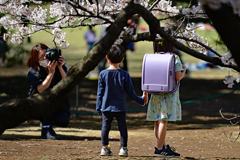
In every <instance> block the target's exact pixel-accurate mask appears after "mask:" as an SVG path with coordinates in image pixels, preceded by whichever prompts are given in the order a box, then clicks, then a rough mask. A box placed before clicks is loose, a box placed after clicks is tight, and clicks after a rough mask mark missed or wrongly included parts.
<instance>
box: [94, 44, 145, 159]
mask: <svg viewBox="0 0 240 160" xmlns="http://www.w3.org/2000/svg"><path fill="white" fill-rule="evenodd" d="M124 54H125V49H124V48H123V46H121V45H113V46H112V47H111V49H110V51H109V52H108V53H107V55H106V59H107V61H108V63H109V64H110V67H109V68H108V69H105V70H103V71H101V72H100V74H99V80H98V91H97V104H96V110H97V112H98V114H102V135H101V137H102V145H103V148H102V149H101V154H100V155H101V156H110V155H112V154H113V153H112V151H111V150H110V145H109V140H108V135H109V131H110V129H111V122H112V120H113V118H114V117H116V119H117V121H118V129H119V131H120V134H121V148H120V150H119V155H120V156H128V150H127V140H128V133H127V124H126V111H127V107H126V93H127V94H128V96H129V97H130V98H131V99H133V100H134V101H136V102H137V103H139V104H141V105H144V100H145V98H146V95H145V94H144V95H143V96H142V97H141V96H138V95H137V94H136V93H135V91H134V89H133V84H132V81H131V77H130V75H129V73H128V72H126V71H124V70H122V69H120V67H119V63H120V62H122V61H123V59H124Z"/></svg>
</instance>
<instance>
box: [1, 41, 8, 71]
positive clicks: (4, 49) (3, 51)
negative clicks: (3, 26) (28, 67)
mask: <svg viewBox="0 0 240 160" xmlns="http://www.w3.org/2000/svg"><path fill="white" fill-rule="evenodd" d="M8 50H9V49H8V45H7V42H6V41H4V40H3V38H0V56H1V57H2V63H1V66H2V67H5V66H6V63H5V60H6V53H7V52H8Z"/></svg>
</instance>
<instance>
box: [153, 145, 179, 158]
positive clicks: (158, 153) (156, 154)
mask: <svg viewBox="0 0 240 160" xmlns="http://www.w3.org/2000/svg"><path fill="white" fill-rule="evenodd" d="M153 157H162V158H170V157H174V154H173V153H171V152H169V151H168V150H167V149H165V148H162V149H161V150H158V149H157V148H156V147H155V152H154V155H153Z"/></svg>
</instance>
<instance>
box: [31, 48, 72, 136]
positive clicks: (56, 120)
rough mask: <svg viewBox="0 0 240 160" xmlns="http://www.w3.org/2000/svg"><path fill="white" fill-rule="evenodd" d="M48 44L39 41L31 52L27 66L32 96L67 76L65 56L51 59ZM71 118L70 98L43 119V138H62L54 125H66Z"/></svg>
mask: <svg viewBox="0 0 240 160" xmlns="http://www.w3.org/2000/svg"><path fill="white" fill-rule="evenodd" d="M47 49H48V46H46V45H45V44H42V43H39V44H37V45H36V46H34V47H33V48H32V50H31V52H30V55H29V58H28V61H27V66H28V68H29V69H28V73H27V81H28V82H29V83H30V85H31V88H30V92H29V94H30V96H32V95H34V94H36V93H42V92H43V91H45V90H46V89H49V88H53V86H55V85H56V84H57V83H58V82H59V81H60V80H61V79H62V78H64V77H65V76H66V72H67V67H66V66H65V65H64V57H63V56H60V58H59V59H58V62H56V61H55V60H53V61H52V62H51V61H49V60H48V59H47V58H46V56H45V53H46V50H47ZM69 120H70V105H69V101H68V98H66V101H65V104H63V105H62V109H59V110H58V111H56V112H55V113H53V114H50V115H47V116H45V117H43V118H42V119H41V122H42V131H41V138H42V139H60V137H59V136H58V135H57V134H56V133H55V131H54V130H53V128H52V125H57V126H59V127H66V126H68V124H69Z"/></svg>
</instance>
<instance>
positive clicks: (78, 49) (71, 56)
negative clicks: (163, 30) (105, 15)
mask: <svg viewBox="0 0 240 160" xmlns="http://www.w3.org/2000/svg"><path fill="white" fill-rule="evenodd" d="M141 24H142V23H140V25H141ZM143 25H146V24H143ZM93 29H94V30H95V32H96V34H97V36H98V37H99V36H100V26H96V27H94V28H93ZM87 30H88V27H80V28H75V29H64V30H63V32H66V33H67V34H66V38H65V39H66V40H67V41H68V42H69V43H70V46H69V48H67V49H62V54H63V56H64V57H65V59H66V61H67V64H68V65H69V66H72V65H73V64H75V63H76V62H77V61H79V60H80V59H82V58H83V57H84V56H85V55H86V53H87V44H86V42H85V39H84V33H85V32H86V31H87ZM198 33H199V34H200V35H201V36H204V37H205V38H208V40H209V45H210V46H211V47H213V48H214V49H215V50H216V51H218V52H219V53H220V54H224V53H226V49H225V47H221V46H218V45H216V40H217V39H219V38H218V34H217V32H216V31H215V30H208V31H207V30H205V31H201V30H198ZM52 40H53V36H52V35H50V34H49V33H47V32H44V31H42V32H40V33H36V34H34V35H32V36H31V43H27V42H24V43H23V46H24V48H25V49H27V50H29V51H30V50H31V48H32V47H33V46H34V45H36V44H37V43H45V44H47V45H48V46H49V47H50V48H53V47H54V43H53V41H52ZM135 48H136V50H135V51H134V52H132V51H127V60H128V67H129V73H130V75H131V76H133V77H140V76H141V71H142V59H143V56H144V54H145V53H153V50H152V43H151V42H147V41H143V42H137V43H135ZM27 58H28V55H26V56H25V58H24V59H25V61H26V60H27ZM182 59H183V61H184V62H185V63H198V62H199V59H197V58H195V57H192V56H190V55H188V54H186V53H183V52H182ZM225 75H227V71H226V70H210V71H206V70H200V71H193V72H191V75H190V76H191V77H192V78H210V79H212V78H214V77H215V78H220V79H223V78H224V76H225Z"/></svg>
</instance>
